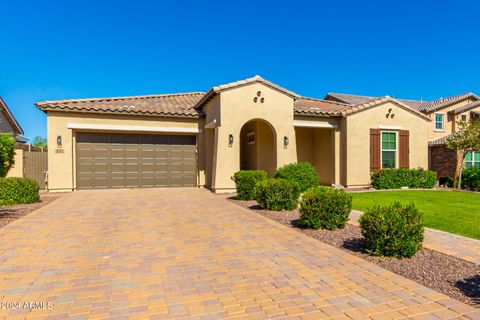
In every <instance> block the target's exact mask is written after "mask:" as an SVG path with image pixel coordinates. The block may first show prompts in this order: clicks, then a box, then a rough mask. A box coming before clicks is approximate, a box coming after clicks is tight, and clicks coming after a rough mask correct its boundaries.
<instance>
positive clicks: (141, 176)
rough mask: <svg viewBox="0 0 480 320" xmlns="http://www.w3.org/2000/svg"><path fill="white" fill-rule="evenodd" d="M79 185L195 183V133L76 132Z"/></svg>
mask: <svg viewBox="0 0 480 320" xmlns="http://www.w3.org/2000/svg"><path fill="white" fill-rule="evenodd" d="M76 142H77V143H76V166H77V188H78V189H106V188H141V187H144V188H147V187H192V186H196V181H197V178H196V172H197V170H196V157H195V150H196V146H195V136H179V135H149V134H116V133H86V132H78V133H77V134H76Z"/></svg>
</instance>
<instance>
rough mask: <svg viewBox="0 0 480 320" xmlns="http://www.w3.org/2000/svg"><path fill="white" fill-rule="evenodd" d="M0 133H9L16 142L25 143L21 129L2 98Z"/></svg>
mask: <svg viewBox="0 0 480 320" xmlns="http://www.w3.org/2000/svg"><path fill="white" fill-rule="evenodd" d="M0 133H10V134H11V135H12V136H13V137H14V138H15V141H17V142H25V141H27V139H26V138H25V137H23V136H22V135H23V134H24V132H23V129H22V127H21V126H20V124H19V123H18V121H17V119H15V117H14V116H13V113H12V112H11V111H10V109H9V108H8V106H7V104H6V103H5V101H4V100H3V99H2V97H0Z"/></svg>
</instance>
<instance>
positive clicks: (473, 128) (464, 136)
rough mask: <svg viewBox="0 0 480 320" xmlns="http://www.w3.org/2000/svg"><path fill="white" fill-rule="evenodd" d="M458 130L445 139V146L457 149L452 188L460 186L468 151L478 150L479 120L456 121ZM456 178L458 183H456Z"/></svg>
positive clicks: (479, 140)
mask: <svg viewBox="0 0 480 320" xmlns="http://www.w3.org/2000/svg"><path fill="white" fill-rule="evenodd" d="M457 124H458V127H459V131H457V132H455V133H453V134H452V135H451V136H450V137H448V139H447V141H446V146H447V148H449V149H451V150H456V151H457V159H456V160H457V161H456V162H457V163H456V165H455V177H454V179H453V188H454V189H455V188H456V187H457V185H458V186H459V187H460V189H461V188H462V172H463V163H464V162H465V157H466V155H467V153H468V152H472V151H478V150H480V121H478V120H475V121H471V122H465V121H459V122H457ZM457 180H458V184H457Z"/></svg>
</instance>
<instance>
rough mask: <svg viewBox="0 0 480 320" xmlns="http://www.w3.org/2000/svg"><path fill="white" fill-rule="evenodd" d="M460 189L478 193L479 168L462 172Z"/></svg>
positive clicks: (479, 189)
mask: <svg viewBox="0 0 480 320" xmlns="http://www.w3.org/2000/svg"><path fill="white" fill-rule="evenodd" d="M452 185H453V183H452ZM462 188H464V189H468V190H471V191H480V168H475V167H472V168H468V169H465V170H463V171H462Z"/></svg>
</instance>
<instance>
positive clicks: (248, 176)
mask: <svg viewBox="0 0 480 320" xmlns="http://www.w3.org/2000/svg"><path fill="white" fill-rule="evenodd" d="M267 178H268V175H267V172H265V171H263V170H240V171H238V172H235V174H234V175H233V177H232V179H233V181H235V186H236V188H237V198H238V199H240V200H253V199H255V185H256V184H257V182H259V181H262V180H265V179H267Z"/></svg>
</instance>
